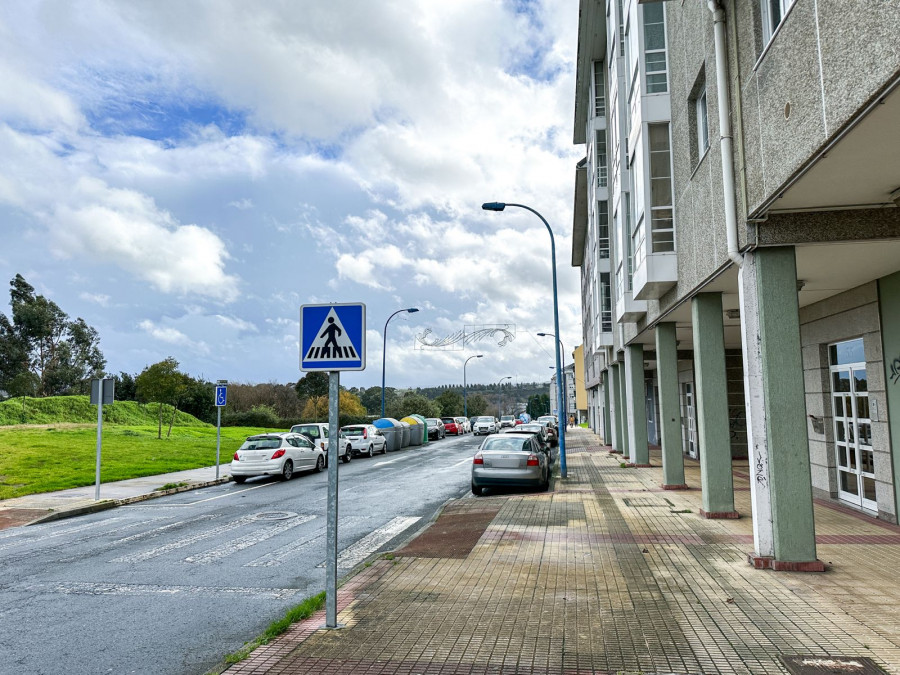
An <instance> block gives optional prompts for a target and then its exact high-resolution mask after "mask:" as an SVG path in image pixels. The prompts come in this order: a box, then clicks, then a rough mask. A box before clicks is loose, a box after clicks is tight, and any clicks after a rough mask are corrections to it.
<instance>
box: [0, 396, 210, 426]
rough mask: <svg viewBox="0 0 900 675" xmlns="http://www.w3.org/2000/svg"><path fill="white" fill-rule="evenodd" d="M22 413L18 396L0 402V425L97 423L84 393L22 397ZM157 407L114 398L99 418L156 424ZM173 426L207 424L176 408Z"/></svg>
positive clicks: (167, 413) (168, 409)
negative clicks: (80, 394)
mask: <svg viewBox="0 0 900 675" xmlns="http://www.w3.org/2000/svg"><path fill="white" fill-rule="evenodd" d="M24 403H25V405H24V413H23V406H22V399H21V398H11V399H7V400H6V401H3V402H0V426H5V425H10V424H61V423H64V422H69V423H86V422H94V423H96V422H97V407H96V406H93V405H91V403H90V398H89V397H87V396H48V397H47V398H30V397H25V402H24ZM158 416H159V408H158V404H156V403H147V404H141V403H137V402H136V401H116V402H115V403H112V404H109V405H104V406H103V421H104V423H108V424H127V425H130V426H156V424H157V422H158ZM171 416H172V406H169V405H164V406H163V425H164V426H168V424H169V419H170V418H171ZM175 426H179V427H208V426H211V425H209V424H206V423H205V422H201V421H200V420H198V419H197V418H196V417H194V416H193V415H188V414H187V413H183V412H181V411H178V413H177V414H176V416H175Z"/></svg>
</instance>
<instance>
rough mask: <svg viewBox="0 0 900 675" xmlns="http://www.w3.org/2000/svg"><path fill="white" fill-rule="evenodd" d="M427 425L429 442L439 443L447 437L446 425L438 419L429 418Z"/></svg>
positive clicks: (426, 421)
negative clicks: (438, 441)
mask: <svg viewBox="0 0 900 675" xmlns="http://www.w3.org/2000/svg"><path fill="white" fill-rule="evenodd" d="M425 424H426V425H428V440H429V441H437V440H440V439H441V438H443V437H444V436H446V435H447V429H446V427H444V423H443V422H441V420H439V419H438V418H437V417H429V418H428V419H426V420H425Z"/></svg>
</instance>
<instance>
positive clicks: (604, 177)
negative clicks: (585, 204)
mask: <svg viewBox="0 0 900 675" xmlns="http://www.w3.org/2000/svg"><path fill="white" fill-rule="evenodd" d="M601 142H602V148H601ZM596 143H597V152H595V153H594V156H595V157H596V163H597V187H602V188H605V187H606V186H607V184H608V179H609V167H608V166H607V163H608V158H607V154H606V153H607V146H608V139H607V137H606V129H598V130H597V132H596ZM601 151H602V152H601Z"/></svg>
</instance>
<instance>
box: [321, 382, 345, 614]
mask: <svg viewBox="0 0 900 675" xmlns="http://www.w3.org/2000/svg"><path fill="white" fill-rule="evenodd" d="M340 386H341V373H340V371H337V370H333V371H331V372H329V373H328V509H327V510H328V519H327V520H328V531H327V543H326V549H327V550H326V554H327V555H326V562H325V627H326V628H343V626H341V625H339V624H338V622H337V534H338V533H337V526H338V464H340V460H339V459H338V452H339V446H340V443H341V441H340V434H339V425H338V410H339V409H338V402H339V400H340Z"/></svg>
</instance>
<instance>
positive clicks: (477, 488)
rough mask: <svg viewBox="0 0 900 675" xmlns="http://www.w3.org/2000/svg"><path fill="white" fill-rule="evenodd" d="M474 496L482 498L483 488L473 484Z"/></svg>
mask: <svg viewBox="0 0 900 675" xmlns="http://www.w3.org/2000/svg"><path fill="white" fill-rule="evenodd" d="M472 494H473V495H475V496H476V497H480V496H481V495H482V494H483V493H482V491H481V488H480V487H478V486H477V485H475V483H472Z"/></svg>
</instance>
